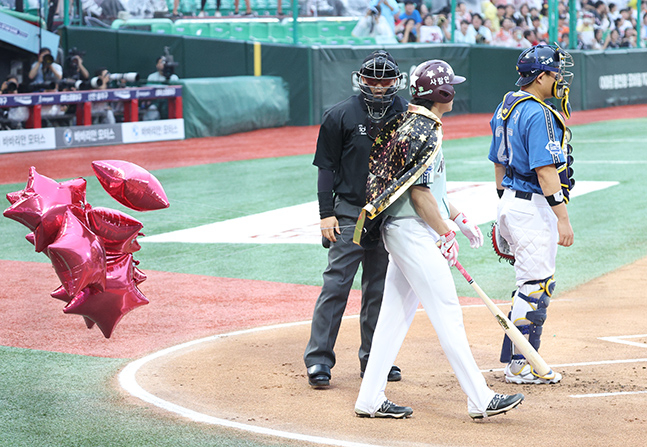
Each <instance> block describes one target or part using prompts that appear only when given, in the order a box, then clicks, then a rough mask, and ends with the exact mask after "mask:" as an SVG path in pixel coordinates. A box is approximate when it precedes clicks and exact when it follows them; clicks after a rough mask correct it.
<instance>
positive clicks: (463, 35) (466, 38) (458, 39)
mask: <svg viewBox="0 0 647 447" xmlns="http://www.w3.org/2000/svg"><path fill="white" fill-rule="evenodd" d="M469 27H470V22H468V21H467V20H462V21H461V26H460V28H458V29H457V30H456V31H454V43H476V40H475V39H474V36H473V35H472V34H470V33H469Z"/></svg>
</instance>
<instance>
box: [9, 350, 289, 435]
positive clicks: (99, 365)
mask: <svg viewBox="0 0 647 447" xmlns="http://www.w3.org/2000/svg"><path fill="white" fill-rule="evenodd" d="M126 363H127V361H126V360H122V359H106V358H96V357H87V356H81V355H72V354H60V353H55V352H45V351H36V350H30V349H19V348H9V347H3V346H0V390H2V392H1V393H0V446H2V447H17V446H25V447H44V446H48V447H49V446H52V447H53V446H57V447H62V446H65V447H75V446H78V447H91V446H101V447H109V446H114V447H147V446H150V447H167V446H168V447H177V446H182V447H189V446H218V447H264V446H270V445H276V444H275V443H274V442H263V441H259V440H257V439H255V440H241V439H240V438H237V437H235V436H234V435H233V433H232V432H229V433H226V432H225V430H224V429H223V428H220V427H214V426H208V425H202V424H195V423H190V422H188V421H186V422H185V421H182V420H178V419H176V418H173V417H172V416H169V417H166V416H163V415H161V414H160V411H158V410H156V409H151V408H148V407H147V406H142V405H135V404H132V403H129V402H127V398H126V397H125V396H124V395H123V394H121V393H119V392H118V391H117V389H116V388H115V387H116V379H115V376H116V375H117V373H118V371H119V369H120V368H121V367H123V366H124V365H125V364H126ZM248 438H249V436H248Z"/></svg>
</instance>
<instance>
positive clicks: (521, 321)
mask: <svg viewBox="0 0 647 447" xmlns="http://www.w3.org/2000/svg"><path fill="white" fill-rule="evenodd" d="M553 290H555V280H554V278H553V276H551V277H549V278H546V279H543V280H539V281H529V282H527V283H524V284H523V285H522V286H521V287H519V289H517V291H516V292H515V293H514V295H513V298H512V309H511V310H510V313H509V314H508V318H510V320H511V321H512V322H513V323H514V324H515V326H517V329H519V330H520V331H521V333H522V334H524V335H525V336H526V337H527V338H528V341H529V342H530V344H531V345H532V346H533V347H534V348H535V349H537V350H539V345H540V344H541V333H542V330H543V328H542V326H543V324H544V323H545V322H546V316H547V315H546V308H547V307H548V305H549V304H550V298H551V296H552V295H553ZM514 351H515V350H514V345H513V343H512V342H511V341H510V339H509V338H508V336H505V338H504V340H503V346H502V348H501V359H500V360H501V362H502V363H508V362H510V361H511V360H519V359H523V358H524V356H523V355H521V354H518V353H515V352H514Z"/></svg>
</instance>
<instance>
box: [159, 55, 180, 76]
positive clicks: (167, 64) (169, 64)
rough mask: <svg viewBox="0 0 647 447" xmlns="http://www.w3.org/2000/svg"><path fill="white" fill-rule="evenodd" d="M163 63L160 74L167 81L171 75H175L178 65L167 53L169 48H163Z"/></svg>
mask: <svg viewBox="0 0 647 447" xmlns="http://www.w3.org/2000/svg"><path fill="white" fill-rule="evenodd" d="M162 60H163V61H164V68H163V69H162V74H163V75H164V77H165V78H166V80H167V81H168V80H169V79H170V78H171V76H172V75H173V74H175V67H177V66H178V63H177V62H175V61H174V60H173V55H172V54H171V53H169V47H164V56H162Z"/></svg>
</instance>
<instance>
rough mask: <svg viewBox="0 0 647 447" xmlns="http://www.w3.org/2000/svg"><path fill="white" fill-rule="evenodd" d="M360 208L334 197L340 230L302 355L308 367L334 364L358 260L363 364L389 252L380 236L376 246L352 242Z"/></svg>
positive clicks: (361, 365) (365, 361) (371, 334)
mask: <svg viewBox="0 0 647 447" xmlns="http://www.w3.org/2000/svg"><path fill="white" fill-rule="evenodd" d="M360 211H361V208H360V207H358V206H355V205H351V204H349V203H348V202H346V201H344V200H339V199H338V200H336V203H335V215H336V217H337V220H338V221H339V226H340V229H341V234H340V235H338V236H337V242H335V243H332V244H331V245H330V249H329V252H328V267H327V268H326V270H325V271H324V273H323V287H322V288H321V293H320V295H319V298H317V302H316V304H315V309H314V314H313V316H312V327H311V332H310V341H309V342H308V345H307V346H306V350H305V354H304V355H303V360H304V361H305V364H306V367H307V368H309V367H310V366H312V365H316V364H324V365H328V366H330V367H331V368H332V367H333V366H335V351H334V347H335V342H336V341H337V334H338V333H339V326H340V325H341V319H342V315H343V314H344V310H345V309H346V303H347V302H348V294H349V293H350V289H351V287H352V285H353V279H354V278H355V274H356V273H357V269H358V268H359V264H360V262H361V263H362V305H361V310H360V316H359V322H360V334H361V339H362V343H361V345H360V348H359V361H360V368H361V370H362V371H363V370H364V369H365V368H366V363H367V362H368V355H369V352H370V350H371V343H372V341H373V332H374V331H375V325H376V323H377V317H378V315H379V313H380V306H381V304H382V294H383V292H384V277H385V275H386V268H387V265H388V254H387V252H386V250H385V249H384V244H383V242H382V241H381V240H380V242H379V244H378V245H377V246H376V247H375V248H372V249H368V250H365V249H364V248H362V247H360V246H359V245H356V244H354V243H353V232H354V229H355V223H356V222H357V217H358V216H359V213H360Z"/></svg>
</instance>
